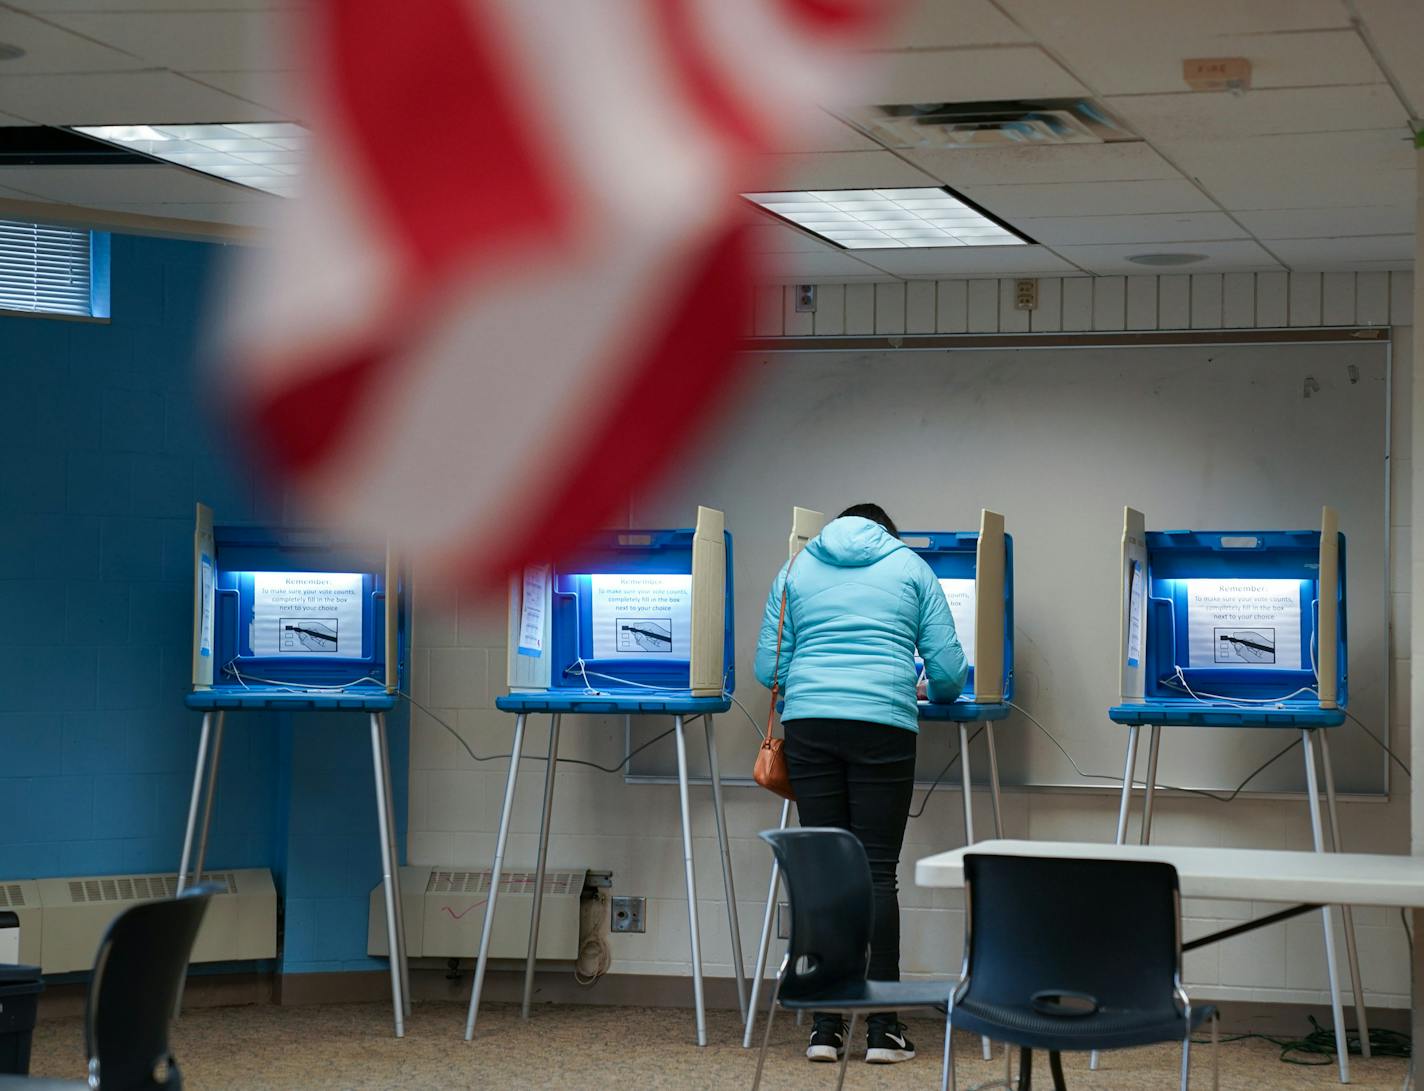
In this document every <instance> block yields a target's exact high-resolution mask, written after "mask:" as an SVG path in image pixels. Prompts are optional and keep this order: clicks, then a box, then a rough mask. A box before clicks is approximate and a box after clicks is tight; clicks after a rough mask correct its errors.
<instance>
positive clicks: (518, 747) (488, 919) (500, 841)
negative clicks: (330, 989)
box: [465, 712, 526, 1042]
mask: <svg viewBox="0 0 1424 1091" xmlns="http://www.w3.org/2000/svg"><path fill="white" fill-rule="evenodd" d="M525 719H526V716H525V714H524V713H522V712H521V713H520V714H519V715H518V716H517V717H515V720H514V745H513V746H511V747H510V754H509V775H508V776H507V777H506V778H505V782H504V809H503V810H502V811H500V813H499V834H498V835H497V836H496V837H495V843H494V864H493V865H492V866H491V867H490V886H489V896H488V897H487V898H486V899H485V924H484V930H483V931H482V932H481V933H480V953H479V957H478V958H477V959H476V960H475V981H474V984H473V985H472V986H471V987H470V1011H469V1014H468V1015H467V1016H466V1017H465V1041H467V1042H468V1041H469V1040H470V1039H471V1038H473V1037H474V1036H475V1020H476V1018H478V1016H479V1014H480V990H481V989H482V988H483V987H484V983H485V970H486V968H487V967H488V964H489V945H490V933H491V932H493V931H494V904H495V898H496V896H497V895H498V894H499V873H500V871H501V869H503V867H504V846H505V844H506V843H507V842H508V841H509V818H510V815H511V814H512V813H513V812H514V785H515V782H516V781H517V780H518V779H519V757H520V753H521V751H523V749H524V721H525Z"/></svg>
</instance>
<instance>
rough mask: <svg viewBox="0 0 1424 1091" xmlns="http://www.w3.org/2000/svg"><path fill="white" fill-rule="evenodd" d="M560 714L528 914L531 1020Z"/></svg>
mask: <svg viewBox="0 0 1424 1091" xmlns="http://www.w3.org/2000/svg"><path fill="white" fill-rule="evenodd" d="M562 720H563V717H562V716H560V715H559V714H558V713H557V712H556V713H554V715H553V716H552V717H551V719H550V723H549V760H548V764H547V766H546V767H545V769H544V810H543V812H542V813H541V814H540V816H539V853H538V856H537V857H536V858H535V859H536V862H535V864H534V904H533V905H532V906H530V912H529V953H528V954H527V955H525V956H524V1001H523V1004H522V1005H521V1007H520V1014H521V1015H522V1016H523V1017H524V1018H525V1019H528V1018H529V1005H530V1004H532V1003H533V1002H534V962H535V959H536V958H537V956H538V947H539V916H540V913H541V912H542V910H543V908H544V869H545V867H546V866H547V864H548V860H549V825H550V821H551V819H552V818H553V814H554V773H555V771H556V770H557V769H558V767H559V726H560V722H561V721H562Z"/></svg>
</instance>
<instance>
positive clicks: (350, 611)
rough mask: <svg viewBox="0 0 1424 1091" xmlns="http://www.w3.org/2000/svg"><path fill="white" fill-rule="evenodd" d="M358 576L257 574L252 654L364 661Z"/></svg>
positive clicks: (255, 579) (254, 592)
mask: <svg viewBox="0 0 1424 1091" xmlns="http://www.w3.org/2000/svg"><path fill="white" fill-rule="evenodd" d="M361 579H362V578H361V574H360V573H359V572H254V573H253V574H252V630H251V643H252V654H253V655H258V656H269V655H270V656H274V657H276V656H282V657H287V656H320V657H323V658H332V659H360V658H361V637H362V633H361V605H362V602H361V600H362V592H361Z"/></svg>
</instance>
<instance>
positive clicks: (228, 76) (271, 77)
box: [184, 70, 300, 118]
mask: <svg viewBox="0 0 1424 1091" xmlns="http://www.w3.org/2000/svg"><path fill="white" fill-rule="evenodd" d="M184 75H186V76H187V77H188V78H189V79H191V80H195V81H196V82H198V83H203V84H207V85H208V86H209V87H213V88H216V89H217V90H219V91H222V92H224V93H226V94H229V95H232V96H234V97H235V98H240V99H243V100H245V101H247V102H254V103H257V104H258V105H259V106H265V107H267V108H268V109H269V110H276V111H278V112H279V113H280V114H281V116H282V117H284V118H294V117H299V116H300V112H299V111H298V110H297V109H296V107H295V105H294V103H295V91H294V89H293V80H294V73H292V72H282V71H275V70H274V71H264V72H185V73H184Z"/></svg>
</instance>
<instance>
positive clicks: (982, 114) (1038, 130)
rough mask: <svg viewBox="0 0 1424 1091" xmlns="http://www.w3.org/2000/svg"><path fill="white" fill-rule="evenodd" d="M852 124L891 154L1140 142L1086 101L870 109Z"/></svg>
mask: <svg viewBox="0 0 1424 1091" xmlns="http://www.w3.org/2000/svg"><path fill="white" fill-rule="evenodd" d="M854 119H855V120H856V121H857V122H858V123H859V124H860V125H861V126H862V127H863V128H865V129H866V130H868V131H869V132H870V134H871V135H872V136H874V137H875V138H876V139H877V140H879V141H880V142H881V143H883V144H886V145H888V146H890V147H894V148H996V147H1004V146H1006V145H1015V144H1019V145H1024V144H1106V143H1109V142H1113V141H1122V140H1138V139H1140V137H1138V136H1137V134H1135V133H1133V132H1132V131H1131V130H1129V129H1128V128H1127V127H1126V126H1124V125H1123V124H1122V122H1120V121H1118V120H1117V119H1116V118H1115V117H1113V116H1112V115H1111V114H1109V113H1108V112H1107V111H1106V110H1104V109H1103V108H1102V107H1101V106H1099V105H1098V104H1097V103H1095V102H1092V101H1090V100H1088V99H1073V98H1065V99H1036V100H1030V99H1014V100H1011V101H1005V102H920V103H907V104H901V105H889V106H870V107H867V108H865V109H863V110H860V111H858V112H857V113H856V114H855V115H854Z"/></svg>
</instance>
